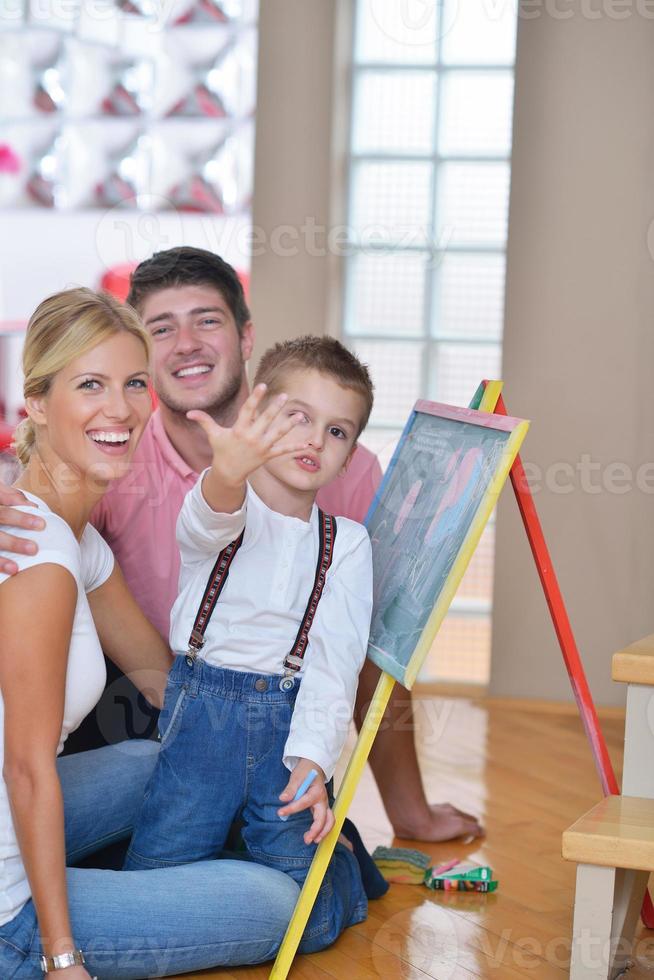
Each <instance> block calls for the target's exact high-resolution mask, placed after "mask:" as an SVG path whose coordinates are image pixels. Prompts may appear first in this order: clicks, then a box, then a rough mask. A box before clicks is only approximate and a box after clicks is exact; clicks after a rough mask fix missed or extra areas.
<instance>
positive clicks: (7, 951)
mask: <svg viewBox="0 0 654 980" xmlns="http://www.w3.org/2000/svg"><path fill="white" fill-rule="evenodd" d="M158 750H159V747H158V745H157V743H156V742H143V741H129V742H121V743H120V744H119V745H111V746H107V747H106V748H102V749H95V750H93V751H91V752H82V753H79V754H78V755H71V756H67V757H65V758H63V759H59V760H58V763H57V765H58V768H59V776H60V779H61V785H62V789H63V794H64V807H65V821H66V852H67V859H68V861H69V862H72V861H78V860H80V859H81V858H83V857H84V856H86V855H88V854H92V853H93V852H94V851H97V850H98V849H100V848H101V847H104V846H105V845H106V844H109V843H111V842H113V841H117V840H121V839H123V838H126V837H129V835H130V833H131V830H132V826H133V823H134V819H135V817H136V814H137V813H138V811H139V809H140V806H141V802H142V800H143V793H144V790H145V786H146V783H147V782H148V780H149V778H150V775H151V773H152V770H153V768H154V765H155V762H156V758H157V753H158ZM67 880H68V897H69V906H70V915H71V920H72V929H73V936H74V939H75V942H76V943H77V944H78V945H79V946H80V947H81V948H82V949H83V950H84V953H85V956H86V959H87V964H88V966H87V969H88V971H89V974H90V975H91V976H97V977H98V978H99V980H142V978H146V977H164V976H170V975H171V974H177V973H184V972H187V971H194V970H202V969H206V968H208V967H212V966H236V965H238V964H244V963H259V962H262V961H264V960H268V959H271V958H272V957H273V956H274V955H275V953H276V951H277V949H278V947H279V944H280V942H281V940H282V937H283V935H284V931H285V929H286V926H287V925H288V921H289V919H290V917H291V914H292V912H293V909H294V907H295V903H296V901H297V897H298V894H299V889H298V886H297V885H296V884H295V882H294V881H293V880H292V879H291V878H289V877H288V875H285V874H282V873H281V872H279V871H275V870H273V869H271V868H265V867H262V866H261V865H258V864H253V863H250V862H247V861H232V860H215V861H200V862H197V863H195V864H190V865H185V866H181V867H173V868H166V869H165V870H153V871H101V870H95V869H93V868H69V869H68V871H67ZM40 952H41V944H40V937H39V930H38V924H37V921H36V914H35V910H34V905H33V903H32V902H31V901H29V902H28V903H27V905H26V906H25V907H24V908H23V909H22V910H21V912H19V914H18V915H17V916H16V917H15V918H14V919H12V920H11V922H8V923H6V924H5V925H4V926H0V977H1V978H2V980H37V978H39V977H41V976H42V973H41V970H40V967H39V955H40Z"/></svg>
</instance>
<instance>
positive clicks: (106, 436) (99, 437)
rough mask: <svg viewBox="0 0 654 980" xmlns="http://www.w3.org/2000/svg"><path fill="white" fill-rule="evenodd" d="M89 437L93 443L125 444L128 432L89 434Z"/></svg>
mask: <svg viewBox="0 0 654 980" xmlns="http://www.w3.org/2000/svg"><path fill="white" fill-rule="evenodd" d="M89 435H90V436H91V439H93V442H117V443H125V442H127V440H128V439H129V432H90V433H89Z"/></svg>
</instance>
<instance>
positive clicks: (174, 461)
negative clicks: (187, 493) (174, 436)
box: [150, 408, 199, 479]
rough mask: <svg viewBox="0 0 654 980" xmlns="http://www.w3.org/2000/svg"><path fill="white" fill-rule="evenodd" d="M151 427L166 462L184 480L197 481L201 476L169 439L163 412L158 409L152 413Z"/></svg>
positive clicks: (153, 436)
mask: <svg viewBox="0 0 654 980" xmlns="http://www.w3.org/2000/svg"><path fill="white" fill-rule="evenodd" d="M150 426H151V429H152V438H153V439H154V441H155V442H156V444H157V448H158V449H159V452H160V453H161V455H162V456H163V458H164V459H165V460H166V462H167V463H169V464H170V465H171V466H172V467H173V469H174V470H175V471H176V472H177V473H179V475H180V476H182V477H184V479H189V478H190V477H193V478H194V479H197V477H198V475H199V474H198V473H196V471H195V470H194V469H192V468H191V467H190V466H189V465H188V463H186V462H185V461H184V460H183V459H182V457H181V456H180V455H179V453H178V452H177V450H176V449H175V447H174V446H173V444H172V442H171V441H170V439H169V438H168V435H167V434H166V430H165V429H164V424H163V419H162V418H161V412H160V411H159V409H158V408H157V409H155V411H154V412H153V413H152V417H151V419H150Z"/></svg>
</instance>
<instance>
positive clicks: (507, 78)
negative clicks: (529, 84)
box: [438, 71, 513, 155]
mask: <svg viewBox="0 0 654 980" xmlns="http://www.w3.org/2000/svg"><path fill="white" fill-rule="evenodd" d="M441 85H442V93H441V104H440V134H439V140H438V150H439V153H440V154H441V155H447V154H468V153H478V154H482V155H483V154H507V155H508V153H509V150H510V147H511V118H512V113H513V73H512V72H508V71H507V72H504V71H502V72H489V71H483V72H482V71H479V72H477V71H474V72H470V71H467V72H466V71H452V72H445V74H444V75H443V79H442V82H441Z"/></svg>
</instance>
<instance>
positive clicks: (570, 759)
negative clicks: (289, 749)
mask: <svg viewBox="0 0 654 980" xmlns="http://www.w3.org/2000/svg"><path fill="white" fill-rule="evenodd" d="M417 718H418V724H419V735H418V744H419V745H420V756H421V764H422V767H423V772H424V776H425V782H426V785H427V787H428V790H429V796H430V799H431V800H433V801H435V802H436V801H441V800H450V801H452V802H454V803H456V804H458V805H459V806H462V807H465V808H467V809H469V810H471V811H473V812H475V813H477V814H481V815H482V817H483V822H484V824H485V826H486V828H487V837H486V839H485V840H484V841H482V842H475V843H474V844H472V845H468V846H464V845H462V844H461V843H456V844H440V845H432V846H429V845H419V846H420V847H421V848H422V849H423V850H426V851H428V852H429V853H430V854H431V855H432V857H433V858H434V860H438V861H443V860H446V859H447V858H450V857H454V856H457V857H470V858H473V859H474V860H475V861H477V862H480V863H484V864H490V865H491V866H492V867H493V869H494V870H495V873H496V877H497V878H499V881H500V885H499V890H498V891H497V892H496V893H495V894H491V895H475V894H471V895H470V894H468V895H443V894H439V893H433V892H430V891H428V890H427V889H426V888H424V887H422V886H410V885H393V886H391V889H390V892H389V893H388V895H387V896H386V897H385V898H383V899H381V900H380V901H377V902H371V904H370V914H369V917H368V920H367V921H366V922H364V923H362V924H361V925H358V926H356V927H354V928H352V929H348V930H347V931H346V933H345V934H344V935H343V936H342V937H341V939H340V940H339V941H338V943H336V945H335V946H333V947H332V948H331V949H328V950H326V951H324V952H322V953H318V954H315V955H312V956H305V957H298V958H297V959H296V961H295V964H294V966H293V969H292V971H291V973H290V977H291V978H292V980H327V978H339V980H374V978H378V977H383V978H384V980H395V978H402V980H425V978H435V980H452V978H455V980H471V978H474V977H495V978H497V980H519V978H520V980H524V978H534V980H536V978H537V980H562V978H563V977H566V976H567V975H568V963H569V940H570V932H571V921H572V905H573V901H574V867H573V866H571V865H570V864H568V863H567V862H565V861H563V860H562V858H561V857H560V853H561V833H562V831H563V830H564V829H565V828H566V827H567V826H568V825H569V824H571V823H572V822H573V821H574V820H575V819H576V818H577V817H578V816H580V815H581V814H582V813H583V812H584V811H585V810H587V809H588V808H589V807H590V806H592V805H593V804H594V803H595V802H596V801H597V800H598V799H599V798H600V796H601V792H600V789H599V783H598V780H597V777H596V775H595V771H594V767H593V763H592V760H591V756H590V751H589V749H588V746H587V743H586V740H585V737H584V735H583V733H582V728H581V724H580V722H579V719H578V717H577V715H576V713H570V712H566V711H560V710H540V709H538V708H536V706H531V705H527V704H524V703H523V704H521V705H518V706H517V707H516V706H515V705H507V704H499V703H493V702H488V701H478V702H471V701H464V700H458V699H457V700H453V699H452V700H445V699H440V700H438V699H435V698H425V699H423V700H421V701H420V702H419V704H418V708H417ZM623 724H624V723H623V719H622V717H621V716H619V715H618V714H617V713H616V712H611V713H609V714H608V716H607V714H606V713H603V714H602V727H603V730H604V733H605V736H606V739H607V742H608V744H609V750H610V752H611V756H612V759H613V762H614V765H615V766H616V769H618V770H619V769H620V763H621V751H622V737H623ZM653 764H654V763H653ZM351 816H352V817H353V819H354V820H355V822H356V823H357V824H358V826H359V829H360V831H361V833H362V836H363V838H364V840H365V841H366V844H367V845H368V847H369V848H370V849H371V850H372V848H374V847H375V845H376V844H380V843H383V844H390V843H391V839H392V835H391V830H390V825H389V824H388V822H387V821H386V818H385V816H384V812H383V809H382V806H381V803H380V800H379V796H378V794H377V791H376V788H375V785H374V782H373V780H372V776H371V774H370V772H367V773H366V776H365V778H364V781H363V782H362V785H361V787H360V789H359V792H358V795H357V799H356V800H355V803H354V806H353V810H352V812H351ZM396 843H398V844H407V843H408V842H406V841H396ZM636 953H637V956H638V962H637V965H636V967H635V968H634V970H633V971H630V973H629V978H630V980H640V978H643V977H654V932H652V933H648V932H647V931H646V930H643V929H642V926H641V930H640V934H639V942H638V944H637V947H636ZM268 972H269V967H266V966H263V967H261V966H260V967H250V968H239V969H231V970H216V971H208V972H205V973H202V974H186V975H185V980H189V978H191V977H196V978H200V977H202V978H203V980H206V978H208V977H215V978H218V977H220V978H222V980H230V978H232V980H264V978H266V977H267V976H268Z"/></svg>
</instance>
